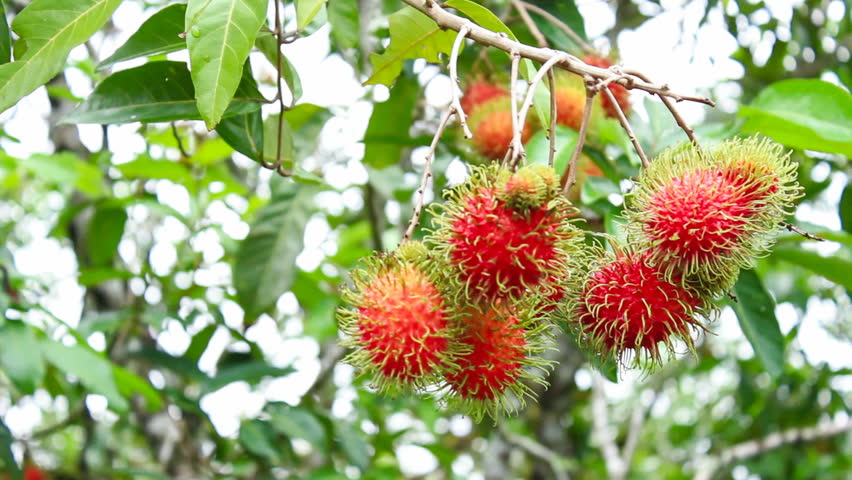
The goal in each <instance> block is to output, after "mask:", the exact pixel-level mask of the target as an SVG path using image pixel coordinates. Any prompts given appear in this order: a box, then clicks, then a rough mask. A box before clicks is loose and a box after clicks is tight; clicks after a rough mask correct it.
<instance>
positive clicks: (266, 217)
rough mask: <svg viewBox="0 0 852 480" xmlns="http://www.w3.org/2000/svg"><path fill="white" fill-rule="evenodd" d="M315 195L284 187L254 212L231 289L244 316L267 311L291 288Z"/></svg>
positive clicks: (308, 190)
mask: <svg viewBox="0 0 852 480" xmlns="http://www.w3.org/2000/svg"><path fill="white" fill-rule="evenodd" d="M315 193H316V191H315V190H314V189H312V188H310V187H307V186H303V185H297V184H292V183H285V184H284V185H283V187H282V188H280V189H279V190H278V191H276V192H274V193H273V196H272V199H270V201H269V203H268V204H267V205H265V206H264V207H263V208H261V209H260V210H259V211H258V213H257V218H256V219H255V221H254V222H253V223H252V226H251V230H250V231H249V234H248V237H247V238H246V239H245V240H243V242H242V244H241V245H240V248H239V250H238V251H237V254H236V259H235V263H234V286H235V287H236V289H237V298H238V299H239V303H240V305H241V306H242V307H243V309H244V310H245V311H246V315H248V316H250V317H254V316H256V315H259V314H261V313H263V312H265V311H267V310H269V308H271V307H272V306H273V305H274V304H275V302H276V300H278V297H280V296H281V295H282V294H284V292H286V291H287V290H288V289H289V288H290V286H291V285H292V283H293V278H294V277H295V274H296V265H295V261H296V256H298V255H299V252H301V251H302V246H303V245H304V231H305V225H306V224H307V222H308V218H310V215H311V212H312V210H313V197H314V195H315Z"/></svg>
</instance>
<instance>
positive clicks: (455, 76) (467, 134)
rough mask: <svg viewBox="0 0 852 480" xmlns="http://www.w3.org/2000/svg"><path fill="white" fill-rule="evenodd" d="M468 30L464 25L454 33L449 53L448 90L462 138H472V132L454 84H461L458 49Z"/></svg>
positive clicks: (468, 26) (467, 26) (468, 27)
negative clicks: (462, 134)
mask: <svg viewBox="0 0 852 480" xmlns="http://www.w3.org/2000/svg"><path fill="white" fill-rule="evenodd" d="M469 31H470V25H465V26H463V27H462V28H461V30H459V33H458V35H456V41H455V42H453V50H452V52H451V53H450V80H451V81H450V90H451V91H452V95H453V102H452V109H453V110H455V113H456V115H458V118H459V125H461V127H462V131H463V132H464V138H473V132H471V131H470V128H469V127H468V126H467V117H466V116H465V113H464V110H463V109H462V106H461V101H460V100H459V94H458V91H457V90H456V86H461V83H460V82H459V73H458V59H459V50H460V49H461V46H462V43H464V37H465V36H467V32H469Z"/></svg>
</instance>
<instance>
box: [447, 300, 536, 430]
mask: <svg viewBox="0 0 852 480" xmlns="http://www.w3.org/2000/svg"><path fill="white" fill-rule="evenodd" d="M505 305H506V304H504V303H501V302H496V303H495V304H494V305H492V306H490V307H489V308H487V309H484V310H478V309H468V310H467V312H466V315H467V316H466V317H464V320H463V321H464V329H463V331H462V333H461V334H460V336H459V338H458V341H459V342H460V343H462V344H464V345H465V346H467V347H468V348H469V350H468V351H467V352H465V353H463V354H461V355H459V356H458V358H457V363H458V367H459V368H458V370H455V371H453V372H450V373H447V374H446V375H445V379H446V381H447V385H448V386H449V392H448V403H450V405H451V407H452V408H453V409H455V410H458V411H461V412H462V413H464V414H468V415H471V416H473V417H474V419H475V420H476V421H480V420H481V419H482V417H483V416H484V415H486V414H487V415H489V416H491V417H492V418H493V419H495V420H496V419H497V418H498V417H499V416H500V415H501V414H503V413H513V412H515V411H517V410H518V409H519V408H521V407H523V405H524V401H525V398H526V397H528V396H529V397H531V396H533V391H532V390H531V389H530V387H529V385H528V384H529V383H531V382H534V383H539V384H542V385H545V386H546V385H547V382H546V381H545V379H544V373H546V371H547V368H548V366H549V362H548V361H546V360H545V359H543V358H542V357H541V356H540V355H541V353H542V352H543V351H544V350H546V349H547V348H548V347H549V346H550V345H551V343H552V338H551V332H550V329H549V327H547V326H546V325H545V324H543V323H540V322H535V321H534V320H533V316H532V311H531V310H530V309H529V308H528V307H524V306H521V305H520V304H515V305H514V306H513V307H507V306H505Z"/></svg>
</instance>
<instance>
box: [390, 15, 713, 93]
mask: <svg viewBox="0 0 852 480" xmlns="http://www.w3.org/2000/svg"><path fill="white" fill-rule="evenodd" d="M402 1H403V2H404V3H406V4H407V5H410V6H412V7H414V8H416V9H417V10H419V11H420V12H423V13H424V14H426V15H427V16H428V17H429V18H431V19H432V20H434V21H435V23H437V24H438V26H439V27H441V28H444V29H450V30H454V31H456V32H458V31H459V30H460V29H461V28H462V26H464V25H470V21H469V20H466V19H464V18H462V17H459V16H458V15H454V14H452V13H450V12H448V11H446V10H444V9H443V8H442V7H441V6H440V5H439V4H438V3H437V2H435V1H434V0H402ZM527 8H529V7H527ZM467 36H468V38H471V39H473V40H474V41H476V42H477V43H479V44H481V45H484V46H489V47H496V48H499V49H500V50H503V51H504V52H507V53H509V54H511V53H512V52H513V51H515V52H517V54H518V55H520V56H521V57H523V58H528V59H530V60H533V61H535V62H539V63H542V64H543V63H545V62H547V61H548V60H550V59H551V58H552V57H554V56H563V58H562V60H561V61H560V62H559V63H557V66H558V67H559V68H561V69H563V70H567V71H569V72H571V73H574V74H576V75H581V76H583V77H585V76H591V77H593V78H595V79H599V80H605V79H607V78H610V77H612V76H618V75H619V74H618V73H615V72H613V71H612V70H609V69H605V68H598V67H594V66H592V65H588V64H586V63H585V62H583V61H582V60H580V59H579V58H577V57H575V56H573V55H569V54H568V53H567V52H564V51H559V50H553V49H549V48H540V47H533V46H531V45H527V44H524V43H521V42H518V41H515V40H512V39H511V38H509V37H508V36H506V35H505V34H501V33H498V32H495V31H492V30H488V29H487V28H484V27H481V26H479V25H471V27H470V33H469V34H468V35H467ZM625 73H628V74H629V75H631V78H629V79H625V78H622V79H619V80H618V81H617V82H615V83H618V84H620V85H622V86H624V87H625V88H628V89H638V90H643V91H646V92H648V93H652V94H657V95H663V96H666V97H670V98H672V99H674V100H677V101H684V100H686V101H692V102H698V103H703V104H705V105H710V106H714V105H715V104H714V103H713V101H712V100H710V99H709V98H705V97H696V96H691V95H682V94H678V93H675V92H672V91H671V90H670V89H669V88H668V87H667V86H660V85H655V84H652V83H650V82H647V81H645V80H643V79H642V78H639V77H638V76H633V74H632V73H629V72H625Z"/></svg>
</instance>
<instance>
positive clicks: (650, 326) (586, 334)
mask: <svg viewBox="0 0 852 480" xmlns="http://www.w3.org/2000/svg"><path fill="white" fill-rule="evenodd" d="M704 305H705V302H704V300H703V299H702V298H701V296H700V295H699V294H698V292H697V291H696V290H695V289H694V288H692V287H691V286H687V285H684V284H683V282H680V281H679V279H670V280H669V279H667V275H666V274H665V272H664V271H663V269H661V268H660V267H659V266H655V265H654V264H653V263H651V262H649V260H648V255H647V253H618V254H616V255H611V254H601V256H600V257H599V259H598V261H597V262H595V263H594V264H593V265H592V266H591V268H590V269H589V271H588V274H587V276H586V278H585V281H584V282H583V283H582V287H581V288H580V289H579V290H578V291H577V292H574V293H572V294H571V295H569V297H568V301H567V302H566V303H565V304H564V306H563V307H561V310H560V311H559V313H557V315H558V316H560V317H562V318H564V319H565V320H566V321H567V322H568V326H569V328H571V329H572V330H574V331H575V332H576V333H577V334H578V337H580V338H583V339H584V340H585V342H586V343H587V344H588V346H589V347H590V350H591V351H592V352H595V353H599V354H603V355H605V356H606V355H614V356H615V357H616V358H617V359H618V360H619V361H620V362H622V363H625V362H627V361H628V360H629V359H630V358H632V362H633V364H634V365H643V366H646V367H647V366H648V365H647V364H646V363H645V360H650V361H651V362H652V363H651V365H653V364H655V363H659V362H660V361H661V360H662V353H663V351H666V350H667V351H670V352H671V351H672V347H673V345H672V343H673V341H674V340H680V341H682V342H684V343H685V344H686V346H687V347H688V348H689V349H690V350H692V344H693V341H692V335H691V330H693V329H700V328H703V326H702V323H701V322H700V320H699V319H698V317H699V316H703V315H704ZM628 351H630V352H632V357H630V356H628V355H626V354H627V353H628Z"/></svg>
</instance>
